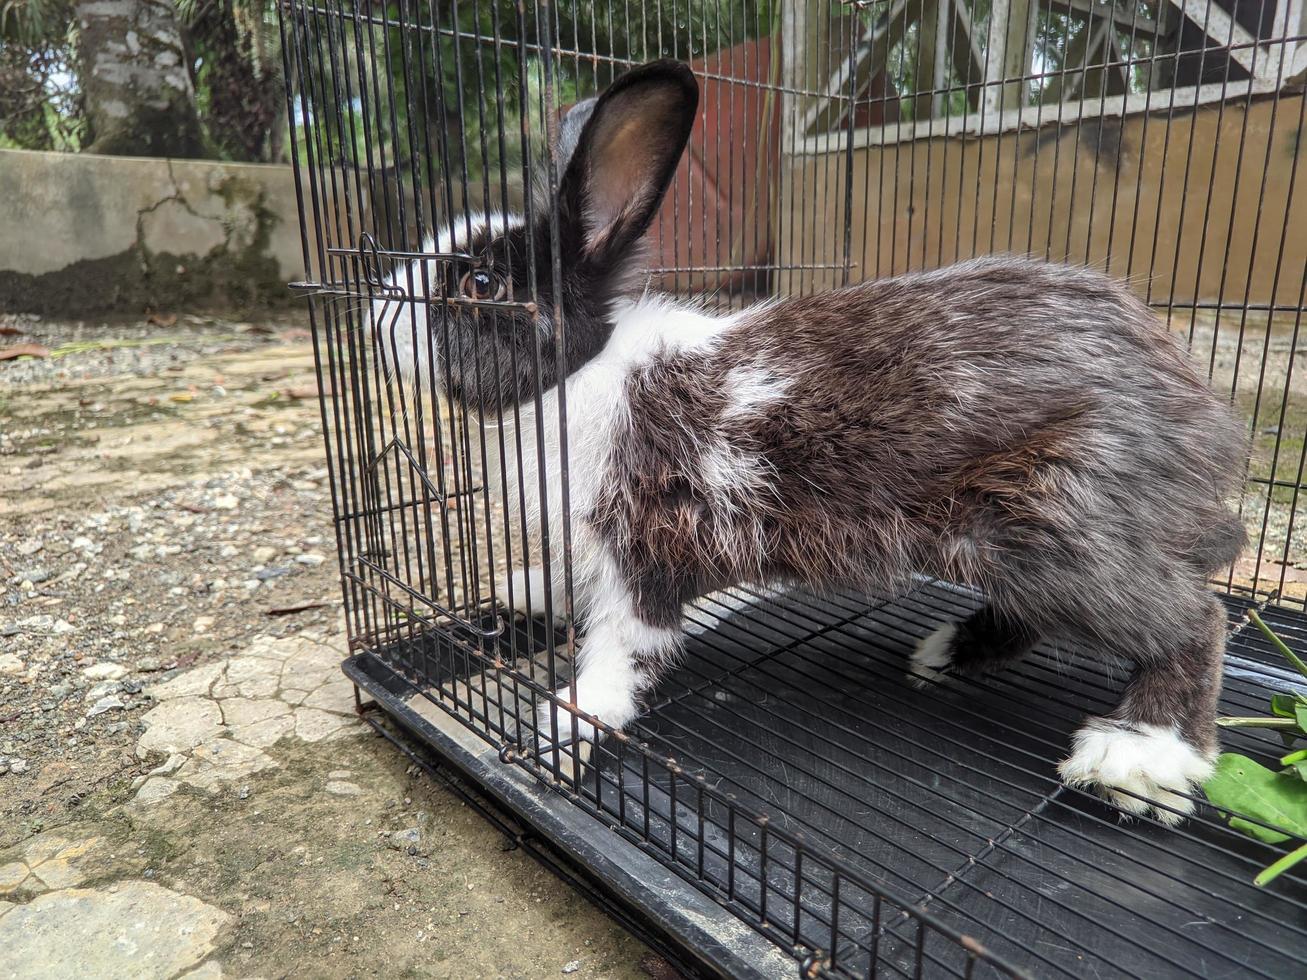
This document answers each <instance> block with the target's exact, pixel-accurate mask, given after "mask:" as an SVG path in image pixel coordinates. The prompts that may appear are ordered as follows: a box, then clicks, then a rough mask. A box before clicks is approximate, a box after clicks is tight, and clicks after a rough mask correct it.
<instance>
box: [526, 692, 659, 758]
mask: <svg viewBox="0 0 1307 980" xmlns="http://www.w3.org/2000/svg"><path fill="white" fill-rule="evenodd" d="M556 693H557V695H558V700H559V701H560V702H561V703H560V704H554V703H553V702H552V701H549V700H547V699H541V700H540V701H539V702H537V703H536V724H537V730H538V731H539V732H540V739H541V741H545V742H552V741H553V740H554V737H553V733H554V730H555V728H554V726H555V724H557V727H558V732H559V737H558V744H559V745H567V744H569V743H570V742H572V741H573V734H574V733H575V738H576V739H578V740H580V741H582V742H594V741H596V740H597V739H596V733H595V727H594V725H592V724H590V722H588V721H586V720H585V719H584V718H582V717H581V716H580V715H579V714H577V713H576V712H574V711H573V710H572V709H571V708H570V707H569V704H571V698H572V693H573V692H572V689H571V688H570V687H562V688H559V689H558V691H557V692H556ZM575 703H576V707H577V710H578V711H580V712H584V713H585V714H588V715H591V716H593V717H595V718H598V719H599V720H600V721H601V722H603V723H604V724H605V725H607V726H609V727H610V728H613V729H620V728H623V727H625V725H626V723H627V722H629V721H631V719H633V718H634V717H635V716H636V714H637V709H636V705H635V696H634V695H633V694H624V693H623V692H621V691H617V690H612V689H608V690H596V689H594V686H593V685H586V683H585V679H584V678H582V679H581V681H580V682H579V683H578V685H577V690H576V702H575ZM555 719H557V721H556V722H555ZM574 721H575V728H574V727H573V722H574Z"/></svg>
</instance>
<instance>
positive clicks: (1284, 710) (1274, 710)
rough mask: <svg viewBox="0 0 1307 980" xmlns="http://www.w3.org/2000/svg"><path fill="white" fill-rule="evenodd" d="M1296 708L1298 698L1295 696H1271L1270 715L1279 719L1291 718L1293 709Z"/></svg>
mask: <svg viewBox="0 0 1307 980" xmlns="http://www.w3.org/2000/svg"><path fill="white" fill-rule="evenodd" d="M1296 707H1298V696H1297V695H1296V694H1272V695H1271V714H1273V715H1277V716H1278V717H1280V718H1292V717H1293V709H1294V708H1296Z"/></svg>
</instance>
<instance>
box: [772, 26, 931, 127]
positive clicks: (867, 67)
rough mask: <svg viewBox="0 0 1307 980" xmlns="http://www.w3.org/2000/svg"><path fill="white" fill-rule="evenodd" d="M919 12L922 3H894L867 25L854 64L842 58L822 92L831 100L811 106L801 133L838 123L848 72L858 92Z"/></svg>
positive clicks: (879, 67) (846, 92)
mask: <svg viewBox="0 0 1307 980" xmlns="http://www.w3.org/2000/svg"><path fill="white" fill-rule="evenodd" d="M787 6H788V5H787ZM920 11H921V0H894V3H893V4H891V6H890V8H889V10H887V11H886V12H885V14H884V15H883V16H881V17H878V18H876V19H875V20H874V21H872V22H871V23H870V24H868V25H867V28H866V30H865V31H863V34H862V37H861V38H860V39H859V41H858V48H857V52H856V53H855V54H854V56H853V58H852V59H851V60H852V62H853V64H852V65H851V66H850V64H849V61H850V59H848V58H841V59H840V64H839V67H837V68H836V69H835V71H833V72H832V73H831V76H830V78H829V79H828V80H827V82H826V87H825V88H824V89H822V91H823V92H825V93H827V94H828V95H829V96H831V98H829V99H823V100H821V101H819V102H818V103H817V104H816V105H813V106H812V107H811V108H810V110H809V112H808V114H807V116H806V117H805V118H804V121H803V126H802V130H803V132H804V133H812V132H813V131H814V130H815V131H817V132H821V131H823V130H825V129H828V128H830V127H831V126H833V125H835V124H836V122H838V119H839V116H840V115H841V114H840V112H839V107H840V106H841V105H842V104H843V100H844V99H846V98H848V94H849V75H850V71H852V72H853V73H854V78H853V91H854V92H858V93H861V92H862V91H863V90H864V89H866V88H867V86H868V85H870V84H871V79H872V78H874V77H875V75H876V73H877V72H880V71H884V70H885V65H886V62H887V61H888V59H889V50H890V48H892V47H893V46H894V45H895V44H897V43H898V41H899V40H900V39H901V38H902V37H903V34H904V32H905V31H906V30H907V29H908V27H909V25H911V24H912V22H913V21H915V20H916V19H917V17H918V15H919V14H920ZM850 108H851V107H850Z"/></svg>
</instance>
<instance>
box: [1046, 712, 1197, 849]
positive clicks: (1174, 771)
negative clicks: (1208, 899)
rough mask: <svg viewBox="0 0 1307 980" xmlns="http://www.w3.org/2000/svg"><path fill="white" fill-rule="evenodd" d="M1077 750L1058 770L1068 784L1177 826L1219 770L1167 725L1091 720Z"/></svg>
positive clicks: (1074, 740)
mask: <svg viewBox="0 0 1307 980" xmlns="http://www.w3.org/2000/svg"><path fill="white" fill-rule="evenodd" d="M1072 744H1073V746H1074V751H1072V753H1071V757H1070V758H1069V759H1067V760H1066V761H1064V762H1063V763H1062V764H1061V765H1060V766H1058V767H1057V771H1058V774H1059V775H1060V776H1061V777H1062V780H1063V781H1064V782H1066V783H1067V784H1068V785H1071V786H1088V787H1094V788H1095V789H1097V790H1098V792H1099V793H1100V794H1101V795H1102V796H1103V797H1104V798H1105V799H1107V800H1108V801H1109V802H1111V803H1113V804H1115V805H1116V806H1118V807H1120V808H1121V809H1122V810H1124V811H1125V812H1126V813H1129V814H1134V815H1138V816H1144V815H1146V814H1149V813H1151V814H1152V815H1153V816H1154V817H1156V818H1157V819H1158V820H1159V821H1160V822H1162V823H1164V824H1168V825H1172V826H1173V825H1175V824H1178V823H1179V822H1180V821H1181V820H1183V819H1184V818H1185V817H1186V816H1188V815H1189V814H1190V813H1192V812H1193V809H1194V801H1193V800H1192V799H1190V797H1191V796H1192V794H1193V793H1194V792H1195V791H1196V790H1197V789H1198V787H1199V786H1201V785H1202V784H1203V783H1204V782H1206V780H1207V778H1208V777H1209V776H1211V774H1212V769H1213V762H1212V760H1211V759H1210V758H1209V757H1208V756H1206V755H1204V754H1203V753H1202V752H1200V751H1199V750H1198V749H1197V748H1195V747H1194V746H1193V745H1191V744H1190V743H1189V742H1188V741H1186V740H1185V739H1184V738H1183V737H1182V736H1181V735H1180V734H1179V733H1178V732H1177V731H1176V730H1175V729H1173V728H1164V727H1162V726H1161V725H1144V724H1136V725H1125V724H1123V723H1121V722H1119V721H1114V720H1113V719H1111V718H1091V719H1090V720H1089V721H1088V722H1086V723H1085V726H1084V727H1083V728H1081V729H1080V731H1078V732H1076V733H1075V735H1074V736H1073V737H1072ZM1141 797H1143V798H1142V799H1141Z"/></svg>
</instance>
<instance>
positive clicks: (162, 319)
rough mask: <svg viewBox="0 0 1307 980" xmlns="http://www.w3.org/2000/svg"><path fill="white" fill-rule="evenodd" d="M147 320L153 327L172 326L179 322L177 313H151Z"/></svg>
mask: <svg viewBox="0 0 1307 980" xmlns="http://www.w3.org/2000/svg"><path fill="white" fill-rule="evenodd" d="M145 322H146V323H148V324H149V325H150V326H152V327H172V326H176V324H177V314H176V313H151V314H150V315H149V316H147V317H146V318H145Z"/></svg>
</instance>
